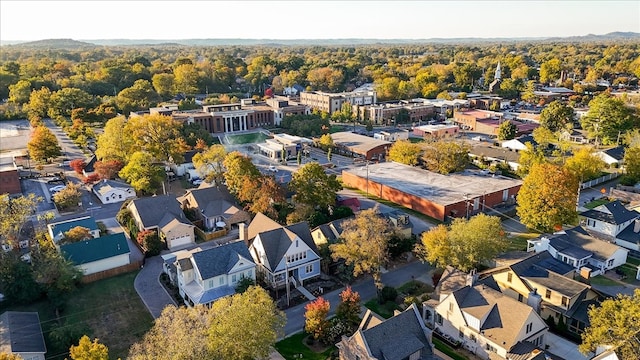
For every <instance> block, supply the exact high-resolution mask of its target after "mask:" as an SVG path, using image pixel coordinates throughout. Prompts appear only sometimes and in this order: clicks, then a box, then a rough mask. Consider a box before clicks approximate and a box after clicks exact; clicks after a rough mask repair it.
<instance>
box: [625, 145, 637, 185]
mask: <svg viewBox="0 0 640 360" xmlns="http://www.w3.org/2000/svg"><path fill="white" fill-rule="evenodd" d="M624 168H625V172H626V174H625V176H628V177H629V178H630V179H631V181H634V182H638V181H640V145H637V146H632V147H629V148H627V149H626V150H625V152H624Z"/></svg>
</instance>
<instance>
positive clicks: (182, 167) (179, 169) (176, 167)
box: [170, 150, 198, 176]
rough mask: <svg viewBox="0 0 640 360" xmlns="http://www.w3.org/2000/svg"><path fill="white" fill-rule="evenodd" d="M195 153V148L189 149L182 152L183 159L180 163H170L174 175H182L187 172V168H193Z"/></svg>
mask: <svg viewBox="0 0 640 360" xmlns="http://www.w3.org/2000/svg"><path fill="white" fill-rule="evenodd" d="M197 153H198V151H196V150H191V151H187V152H186V153H184V154H183V156H184V160H183V161H182V162H181V163H180V164H171V165H170V168H171V171H173V173H174V174H175V175H176V176H184V175H185V174H187V173H188V172H189V170H194V169H195V167H194V165H193V156H194V155H195V154H197Z"/></svg>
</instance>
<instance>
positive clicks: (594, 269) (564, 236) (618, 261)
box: [527, 226, 629, 279]
mask: <svg viewBox="0 0 640 360" xmlns="http://www.w3.org/2000/svg"><path fill="white" fill-rule="evenodd" d="M527 251H535V252H542V251H548V252H549V254H551V256H553V257H555V258H556V259H558V260H560V261H562V262H564V263H567V264H569V265H570V266H572V267H573V268H575V269H576V270H578V271H579V273H580V275H581V276H582V277H584V278H587V279H588V278H590V277H592V276H597V275H600V274H604V272H605V271H607V270H611V269H613V268H616V267H618V266H620V265H623V264H624V263H626V262H627V255H628V253H629V250H627V249H625V248H623V247H620V246H618V245H616V244H612V243H610V242H607V241H603V240H600V239H598V238H596V237H593V236H591V234H589V233H588V232H587V231H586V230H585V229H584V228H582V227H580V226H576V227H574V228H571V229H567V230H562V231H559V232H556V233H554V234H552V235H542V236H541V237H539V238H537V239H532V240H527Z"/></svg>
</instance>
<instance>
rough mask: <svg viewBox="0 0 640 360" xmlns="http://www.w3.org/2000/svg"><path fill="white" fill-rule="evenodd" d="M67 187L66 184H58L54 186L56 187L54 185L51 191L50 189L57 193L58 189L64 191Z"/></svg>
mask: <svg viewBox="0 0 640 360" xmlns="http://www.w3.org/2000/svg"><path fill="white" fill-rule="evenodd" d="M65 188H66V186H64V185H57V186H54V187H52V188H51V189H49V191H50V192H51V193H52V194H55V193H57V192H58V191H62V190H64V189H65Z"/></svg>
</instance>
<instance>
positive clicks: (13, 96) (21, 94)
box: [9, 80, 31, 104]
mask: <svg viewBox="0 0 640 360" xmlns="http://www.w3.org/2000/svg"><path fill="white" fill-rule="evenodd" d="M30 96H31V81H27V80H20V81H18V82H17V83H15V84H13V85H9V101H10V102H12V103H15V104H25V103H27V102H29V98H30Z"/></svg>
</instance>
